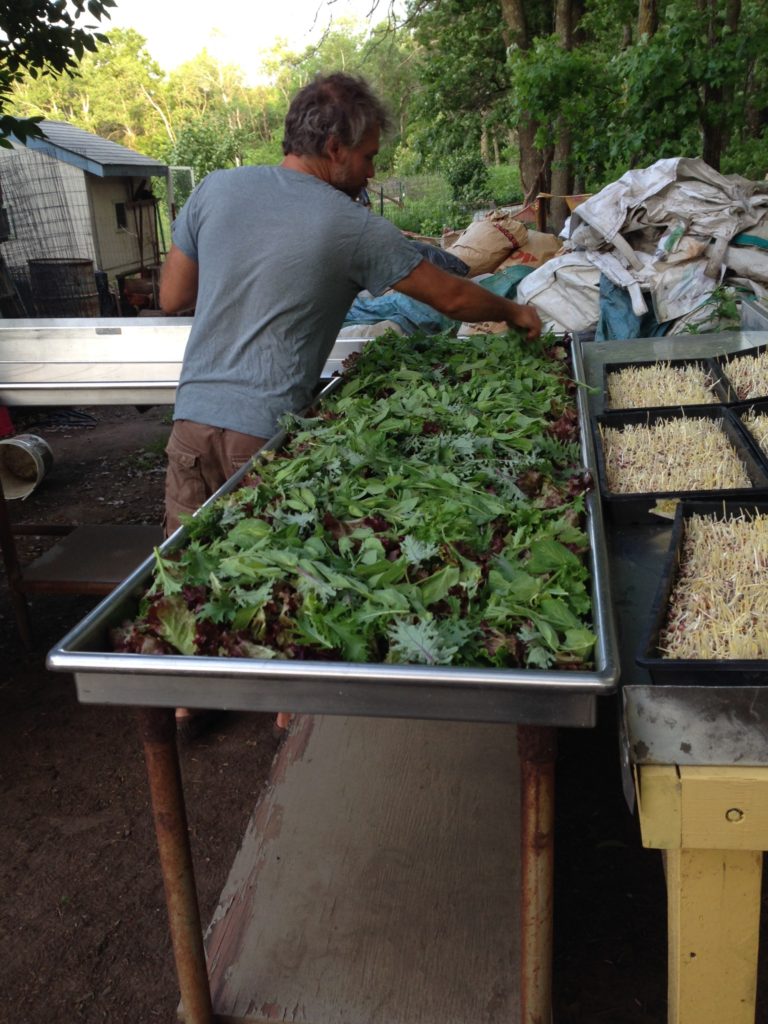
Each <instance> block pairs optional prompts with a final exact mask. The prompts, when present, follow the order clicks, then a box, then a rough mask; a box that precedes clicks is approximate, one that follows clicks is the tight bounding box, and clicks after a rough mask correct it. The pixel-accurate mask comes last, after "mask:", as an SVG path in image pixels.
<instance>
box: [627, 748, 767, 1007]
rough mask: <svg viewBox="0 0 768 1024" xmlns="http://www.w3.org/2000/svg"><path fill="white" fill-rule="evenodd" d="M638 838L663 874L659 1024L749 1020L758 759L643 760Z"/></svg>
mask: <svg viewBox="0 0 768 1024" xmlns="http://www.w3.org/2000/svg"><path fill="white" fill-rule="evenodd" d="M635 781H636V787H637V794H638V808H639V812H640V825H641V829H642V834H643V844H644V845H645V846H648V847H651V848H654V849H661V850H663V851H664V855H665V866H666V875H667V908H668V910H667V921H668V929H669V940H668V951H667V954H668V993H669V1002H668V1018H667V1019H668V1021H669V1024H723V1022H725V1021H728V1024H754V1021H755V1004H756V989H757V958H758V946H759V925H760V886H761V879H762V859H763V857H762V851H763V850H765V849H768V767H754V768H737V767H734V766H691V767H677V766H675V765H644V766H640V767H639V768H638V769H637V773H636V780H635Z"/></svg>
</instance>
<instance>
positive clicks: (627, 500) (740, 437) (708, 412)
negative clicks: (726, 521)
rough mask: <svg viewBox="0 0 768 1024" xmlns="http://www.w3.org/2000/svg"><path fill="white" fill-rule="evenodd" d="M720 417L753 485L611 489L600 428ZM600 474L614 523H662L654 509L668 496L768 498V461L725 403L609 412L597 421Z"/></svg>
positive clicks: (596, 418) (594, 427) (605, 501)
mask: <svg viewBox="0 0 768 1024" xmlns="http://www.w3.org/2000/svg"><path fill="white" fill-rule="evenodd" d="M682 417H687V418H689V419H718V420H722V422H723V430H724V432H725V435H726V437H727V438H728V440H729V441H730V442H731V444H732V445H733V447H734V449H735V450H736V452H737V454H738V455H739V457H740V459H741V461H742V462H743V464H744V467H745V469H746V471H747V474H748V475H749V478H750V480H751V481H752V487H751V488H749V487H745V488H733V489H724V490H716V491H648V492H639V493H637V494H617V493H615V492H614V491H610V490H608V486H607V482H606V473H605V458H604V455H603V443H602V438H601V436H600V427H601V426H604V427H612V428H614V429H616V428H618V429H621V428H622V427H624V426H628V425H630V424H637V423H643V424H646V423H647V424H649V425H653V424H654V423H657V422H659V421H660V420H665V419H680V418H682ZM593 429H594V437H595V454H596V462H597V473H598V479H599V486H600V494H601V496H602V499H603V502H604V507H605V509H606V511H607V513H608V515H609V516H610V518H611V520H612V521H613V522H614V523H620V524H626V523H658V522H659V518H658V516H657V515H656V514H655V513H653V512H652V511H651V509H652V508H653V507H654V505H656V503H657V502H658V501H664V500H667V499H675V498H677V499H682V498H687V499H689V500H693V499H699V500H708V499H720V500H745V499H746V500H753V501H754V500H757V499H760V498H768V463H766V462H765V460H764V459H762V458H761V457H760V456H759V453H758V452H757V451H756V449H755V446H754V445H753V443H752V441H751V440H750V438H749V436H748V435H747V431H746V430H745V429H744V428H743V427H742V425H741V422H740V420H739V419H738V418H737V417H736V416H735V414H734V413H733V412H732V411H731V410H730V409H729V408H726V407H725V406H722V405H688V406H685V408H684V409H682V408H681V409H669V408H659V409H633V410H629V411H626V412H619V411H613V412H605V413H602V414H601V415H599V416H597V417H595V419H594V421H593Z"/></svg>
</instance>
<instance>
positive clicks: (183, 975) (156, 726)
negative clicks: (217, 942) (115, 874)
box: [137, 708, 213, 1024]
mask: <svg viewBox="0 0 768 1024" xmlns="http://www.w3.org/2000/svg"><path fill="white" fill-rule="evenodd" d="M137 713H138V719H139V730H140V733H141V739H142V743H143V744H144V756H145V758H146V762H147V776H148V779H149V789H150V794H151V798H152V814H153V817H154V821H155V834H156V836H157V847H158V852H159V854H160V868H161V870H162V874H163V884H164V886H165V901H166V904H167V907H168V922H169V925H170V930H171V941H172V943H173V955H174V959H175V961H176V974H177V977H178V981H179V991H180V993H181V1001H182V1005H183V1010H184V1019H185V1021H186V1024H213V1010H212V1007H211V991H210V987H209V983H208V969H207V966H206V962H205V949H204V947H203V930H202V926H201V924H200V910H199V907H198V902H197V890H196V888H195V875H194V869H193V866H192V851H191V849H190V845H189V832H188V830H187V815H186V809H185V807H184V791H183V788H182V783H181V770H180V768H179V756H178V751H177V748H176V721H175V713H174V710H173V708H138V709H137Z"/></svg>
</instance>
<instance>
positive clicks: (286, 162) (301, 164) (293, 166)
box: [280, 153, 331, 185]
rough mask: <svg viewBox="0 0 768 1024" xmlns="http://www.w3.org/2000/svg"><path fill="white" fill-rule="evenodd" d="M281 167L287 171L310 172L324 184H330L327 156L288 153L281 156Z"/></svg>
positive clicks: (329, 166)
mask: <svg viewBox="0 0 768 1024" xmlns="http://www.w3.org/2000/svg"><path fill="white" fill-rule="evenodd" d="M280 166H281V167H285V168H287V169H288V170H289V171H299V173H300V174H311V175H313V176H314V177H315V178H319V179H320V181H324V182H325V183H326V185H330V184H331V164H330V161H329V160H328V159H327V157H322V156H297V155H296V154H295V153H288V155H287V156H285V157H283V159H282V162H281V164H280Z"/></svg>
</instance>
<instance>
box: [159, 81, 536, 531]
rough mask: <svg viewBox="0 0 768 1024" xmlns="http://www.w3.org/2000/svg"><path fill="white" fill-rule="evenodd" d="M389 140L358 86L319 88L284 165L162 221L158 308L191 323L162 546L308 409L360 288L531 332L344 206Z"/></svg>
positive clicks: (525, 317) (301, 103) (289, 120)
mask: <svg viewBox="0 0 768 1024" xmlns="http://www.w3.org/2000/svg"><path fill="white" fill-rule="evenodd" d="M387 126H388V117H387V114H386V112H385V110H384V108H383V106H382V105H381V103H380V102H379V100H378V99H377V98H376V97H375V96H374V95H373V93H372V92H371V91H370V89H369V87H368V86H367V84H366V83H365V82H364V81H362V80H361V79H359V78H356V77H354V76H352V75H347V74H342V73H336V74H331V75H327V76H317V77H316V78H315V80H314V81H313V82H312V83H310V84H309V85H307V86H306V87H305V88H303V89H302V90H301V91H300V92H299V93H298V94H297V95H296V97H295V98H294V100H293V102H292V103H291V106H290V109H289V110H288V114H287V116H286V121H285V138H284V140H283V151H284V154H285V157H284V159H283V161H282V163H281V164H280V165H279V166H275V167H239V168H236V169H233V170H227V171H215V172H213V173H212V174H210V175H208V177H207V178H205V179H204V181H202V182H201V184H200V185H199V186H198V187H197V188H196V189H195V191H194V192H193V194H192V196H191V197H190V198H189V200H188V201H187V203H186V204H185V206H184V207H183V209H182V211H181V214H180V215H179V217H178V219H177V220H176V222H175V223H174V227H173V245H172V247H171V251H170V252H169V254H168V258H167V259H166V262H165V266H164V268H163V274H162V278H161V281H160V305H161V307H162V308H163V310H164V311H165V312H167V313H175V312H178V311H179V310H182V309H186V308H190V307H192V306H195V317H194V321H193V324H192V329H191V332H190V336H189V340H188V343H187V348H186V352H185V355H184V363H183V366H182V371H181V378H180V382H179V388H178V393H177V398H176V408H175V413H174V416H175V422H174V426H173V431H172V433H171V437H170V440H169V442H168V447H167V454H168V460H169V465H168V475H167V480H166V531H167V533H171V532H173V531H174V530H175V529H176V528H177V526H178V525H179V519H178V517H179V513H182V512H186V513H192V512H195V511H196V510H197V509H198V508H199V507H200V505H201V504H202V503H203V502H204V501H205V500H206V498H208V497H209V496H210V495H211V494H213V492H214V491H215V490H217V489H218V488H219V487H220V486H221V484H223V483H224V482H225V481H226V480H227V479H229V477H230V476H231V475H232V474H233V473H234V472H235V470H237V469H238V468H239V466H241V465H242V464H243V463H244V462H246V461H247V460H248V459H249V458H250V457H251V456H252V455H253V454H254V452H256V451H257V450H258V449H259V448H260V447H261V446H262V445H263V443H264V442H265V441H266V440H267V439H268V438H269V437H271V436H272V435H273V434H274V433H275V432H276V429H277V420H278V417H279V416H280V415H282V414H283V413H284V412H287V411H293V412H295V411H298V410H300V409H302V408H303V407H305V406H306V405H308V404H309V403H310V402H311V400H312V397H313V394H314V392H315V389H316V386H317V383H318V380H319V378H320V373H321V372H322V368H323V366H324V364H325V361H326V359H327V357H328V354H329V353H330V350H331V348H332V347H333V344H334V342H335V340H336V337H337V335H338V332H339V330H340V328H341V325H342V323H343V321H344V317H345V315H346V313H347V311H348V310H349V307H350V306H351V305H352V302H353V301H354V298H355V296H356V295H357V293H358V292H360V291H362V290H363V289H368V290H369V291H370V292H372V293H373V294H374V295H378V294H381V293H383V292H384V291H386V290H387V289H388V288H390V287H391V288H394V289H395V290H396V291H399V292H402V293H404V294H405V295H409V296H411V297H412V298H414V299H418V300H420V301H421V302H425V303H427V304H428V305H430V306H433V307H434V308H435V309H437V310H439V311H440V312H441V313H444V314H445V315H447V316H449V317H451V318H452V319H454V320H458V321H483V320H493V321H506V322H507V323H509V324H510V325H511V326H514V327H518V328H522V329H523V330H525V331H526V332H527V334H528V337H530V338H534V337H536V336H538V334H539V333H540V331H541V323H540V320H539V317H538V315H537V313H536V312H535V310H534V309H533V308H532V307H530V306H521V305H518V304H517V303H515V302H511V301H510V300H508V299H504V298H501V297H500V296H497V295H494V294H493V293H492V292H490V291H487V290H485V289H484V288H481V287H479V286H478V285H475V284H473V283H472V282H470V281H466V280H464V279H462V278H460V277H457V276H454V275H452V274H449V273H447V272H445V271H443V270H441V269H440V268H438V267H436V266H434V265H433V264H432V263H430V262H429V261H428V260H426V259H423V258H422V256H421V254H420V253H419V251H418V250H417V249H416V248H415V247H414V246H413V245H412V243H411V242H409V241H408V240H407V239H406V238H404V237H403V236H402V235H401V234H400V232H399V231H398V230H397V229H396V228H395V227H394V226H393V225H392V224H390V223H389V222H388V221H386V220H385V219H384V218H381V217H377V216H375V215H373V214H371V213H370V212H369V211H368V210H366V209H364V208H363V207H361V206H360V205H359V204H358V203H355V202H350V199H355V198H356V197H357V196H358V195H359V193H360V190H361V189H362V188H364V187H365V185H366V184H367V182H368V179H369V178H370V177H371V176H372V175H373V173H374V166H373V161H374V158H375V157H376V154H377V153H378V149H379V136H380V133H381V131H383V130H385V129H386V128H387Z"/></svg>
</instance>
